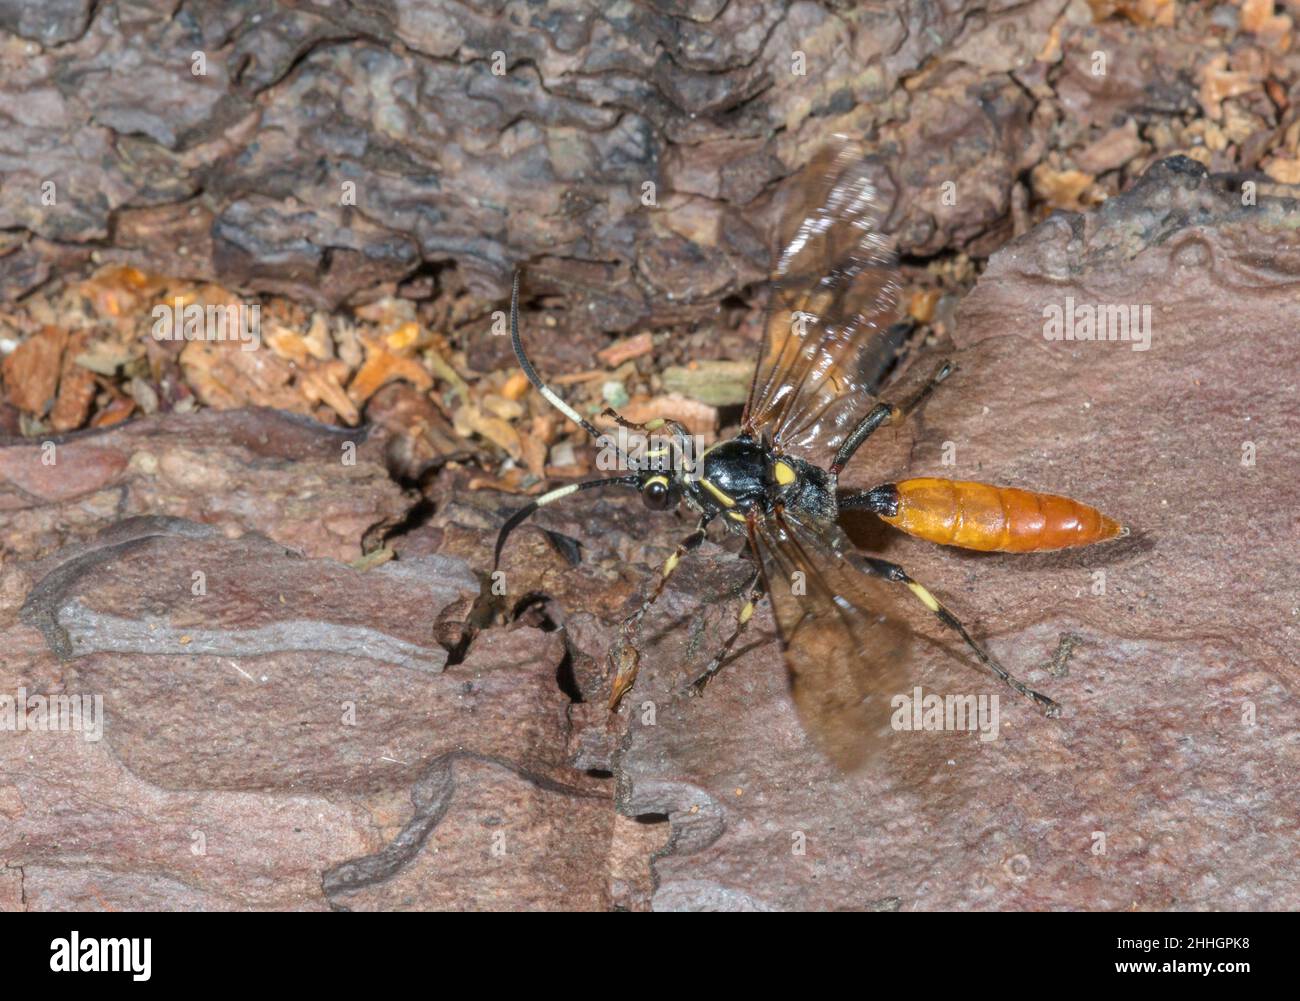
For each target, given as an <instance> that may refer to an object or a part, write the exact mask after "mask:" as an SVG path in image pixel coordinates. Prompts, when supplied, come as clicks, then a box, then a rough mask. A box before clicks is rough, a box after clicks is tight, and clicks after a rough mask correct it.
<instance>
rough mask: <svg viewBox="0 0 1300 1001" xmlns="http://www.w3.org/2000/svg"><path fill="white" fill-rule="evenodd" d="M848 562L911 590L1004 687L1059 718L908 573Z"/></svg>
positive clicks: (1049, 702) (861, 559)
mask: <svg viewBox="0 0 1300 1001" xmlns="http://www.w3.org/2000/svg"><path fill="white" fill-rule="evenodd" d="M850 559H851V560H852V561H853V563H854V565H856V566H857V567H858V568H859V569H861V570H862V571H863V572H865V573H868V574H870V575H871V576H873V577H881V578H883V579H885V580H887V581H892V582H893V583H896V584H906V585H907V588H908V590H909V591H911V592H912V594H914V595H916V598H917V600H918V601H920V602H921V604H923V605H924V606H925V607H926V608H928V609H929V610H930V611H932V612H934V614H935V615H936V616H937V617H938V619H939V621H940V622H942V623H943V624H944V625H945V626H947V627H948V628H949V629H952V630H954V631H955V632H956V633H957V634H958V635H960V636H961V638H962V639H964V640H965V641H966V645H967V646H968V647H970V648H971V649H972V650H974V651H975V656H976V657H978V658H979V659H980V662H981V663H982V664H983V665H984V666H985V667H987V668H988V669H989V670H990V671H992V672H993V673H994V674H996V675H997V676H998V677H999V678H1001V679H1002V681H1003V682H1004V683H1005V684H1006V685H1008V686H1009V687H1011V688H1013V689H1015V690H1016V691H1017V692H1019V693H1020V694H1021V695H1023V696H1025V697H1026V698H1028V699H1032V700H1033V701H1034V702H1035V703H1037V704H1038V705H1039V706H1040V707H1041V708H1042V709H1043V711H1044V712H1045V713H1046V714H1047V715H1048V716H1049V717H1051V718H1052V719H1055V718H1056V717H1057V716H1060V715H1061V705H1060V703H1059V702H1056V701H1054V700H1053V699H1049V698H1048V697H1047V696H1046V695H1043V694H1042V693H1041V692H1036V691H1034V690H1033V689H1032V688H1030V687H1029V686H1028V685H1026V684H1025V683H1024V682H1022V681H1020V680H1019V679H1018V678H1015V677H1014V676H1012V674H1011V672H1010V671H1008V670H1007V669H1006V668H1005V667H1003V666H1002V665H1001V664H999V663H998V662H997V661H996V660H994V659H993V657H992V656H991V655H990V654H989V653H988V652H987V651H985V649H984V648H983V647H981V646H980V645H979V644H978V643H976V642H975V640H974V639H972V638H971V634H970V633H968V632H967V631H966V627H965V626H963V625H962V624H961V621H960V620H959V619H958V618H957V616H955V615H953V614H952V612H950V611H948V609H947V608H945V607H944V606H943V605H942V604H940V602H939V599H938V598H936V597H935V596H934V595H933V594H931V593H930V591H929V589H928V588H926V587H924V586H923V585H921V584H918V583H917V582H916V581H914V580H913V579H912V578H911V577H909V576H908V574H907V571H906V570H904V569H903V568H902V567H900V566H899V565H898V564H897V563H890V562H889V561H887V560H880V559H876V558H875V557H872V556H851V557H850Z"/></svg>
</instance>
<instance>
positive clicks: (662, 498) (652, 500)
mask: <svg viewBox="0 0 1300 1001" xmlns="http://www.w3.org/2000/svg"><path fill="white" fill-rule="evenodd" d="M641 499H642V500H644V501H645V506H646V507H648V508H649V509H650V510H651V511H667V510H668V509H669V508H670V507H672V506H673V491H672V487H671V486H670V485H669V483H668V477H666V476H652V477H650V479H648V480H646V481H645V484H644V485H643V486H642V487H641Z"/></svg>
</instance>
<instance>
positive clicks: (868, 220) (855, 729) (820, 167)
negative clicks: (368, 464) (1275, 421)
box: [496, 137, 1122, 766]
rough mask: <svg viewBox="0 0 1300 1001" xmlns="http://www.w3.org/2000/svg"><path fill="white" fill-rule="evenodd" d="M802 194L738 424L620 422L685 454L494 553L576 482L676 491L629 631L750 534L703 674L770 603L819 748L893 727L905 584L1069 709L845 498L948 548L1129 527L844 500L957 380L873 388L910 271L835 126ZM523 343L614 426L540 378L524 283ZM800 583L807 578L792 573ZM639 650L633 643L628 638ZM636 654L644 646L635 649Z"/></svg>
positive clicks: (1095, 536)
mask: <svg viewBox="0 0 1300 1001" xmlns="http://www.w3.org/2000/svg"><path fill="white" fill-rule="evenodd" d="M804 176H805V178H807V183H805V184H804V185H803V187H802V189H801V193H802V198H800V199H798V200H797V201H796V204H795V205H794V206H793V208H792V209H791V210H789V211H788V212H787V214H786V215H785V217H784V220H783V223H782V232H781V234H780V237H781V243H780V246H781V248H782V249H781V250H780V252H779V254H778V256H777V258H776V263H775V266H774V268H773V274H772V285H773V288H772V293H771V300H770V303H769V306H768V313H767V321H766V324H765V328H764V333H763V347H762V354H761V355H760V358H759V362H758V365H757V368H756V369H755V372H754V377H753V382H752V384H751V387H750V391H749V398H748V402H747V403H746V405H745V409H744V414H743V416H742V418H741V422H740V430H739V433H738V434H737V435H736V436H735V437H734V438H732V439H730V440H728V441H723V442H721V443H719V444H716V445H714V446H713V447H712V448H710V449H708V450H707V451H706V452H704V454H703V455H702V456H701V457H700V458H698V459H692V458H690V455H691V450H690V448H689V447H688V445H689V442H688V436H687V433H686V431H685V429H684V428H682V427H681V425H679V424H677V423H675V422H672V421H653V422H650V423H648V424H644V425H635V424H631V423H629V422H627V421H625V420H623V419H622V418H621V417H619V415H618V414H617V413H615V412H614V411H612V410H608V411H606V415H607V416H609V417H612V418H613V419H614V420H615V421H617V422H618V424H620V425H621V426H622V427H624V428H628V429H634V430H637V431H642V432H654V433H657V434H660V435H663V436H664V437H665V438H666V439H667V441H668V442H669V443H670V445H674V446H675V447H674V448H673V451H674V452H675V454H676V456H677V458H678V461H675V462H672V463H669V464H668V466H667V468H665V464H664V463H663V462H661V461H656V462H649V461H643V460H641V461H639V460H636V459H633V458H632V457H626V460H627V464H626V465H625V466H624V467H623V468H626V469H627V470H628V471H627V473H626V474H625V475H619V476H613V477H609V478H603V479H598V480H592V481H587V482H583V483H577V484H570V485H568V486H564V487H561V488H559V489H556V490H552V491H551V492H549V493H546V494H543V495H542V496H540V497H538V498H537V499H536V500H535V501H533V502H532V503H531V504H529V505H527V506H526V507H524V508H522V509H521V510H519V511H517V512H515V514H514V515H512V516H511V517H510V518H509V519H508V520H507V521H506V523H505V525H504V526H503V527H502V529H501V533H500V535H499V537H498V540H497V546H496V556H497V559H498V561H499V560H500V556H501V551H502V548H503V547H504V545H505V542H506V539H507V537H508V536H509V534H510V532H511V531H512V530H513V529H514V528H515V527H516V526H518V525H519V524H520V523H521V522H522V521H523V520H524V519H526V518H527V517H529V516H530V515H531V514H533V513H534V512H535V511H537V510H538V509H539V508H542V507H544V506H546V505H548V504H551V503H554V502H555V501H558V500H560V499H561V498H564V497H567V496H569V495H570V494H573V493H576V492H577V491H580V490H588V489H591V488H594V487H604V486H626V487H632V488H635V489H637V490H639V491H640V493H641V497H642V499H643V500H644V502H645V504H646V506H647V507H649V508H651V509H652V510H656V511H666V510H669V509H671V508H673V507H675V506H676V505H678V504H679V503H681V502H685V504H686V505H687V506H688V507H689V508H690V509H691V510H692V511H694V512H695V513H696V514H698V516H699V523H698V525H697V527H696V528H695V530H694V531H693V532H692V533H691V534H690V535H689V536H687V537H686V538H685V539H684V540H682V542H681V543H680V544H679V545H678V546H677V548H676V549H675V551H674V552H673V554H672V555H671V556H669V558H668V560H667V562H666V563H665V564H664V567H663V572H662V574H661V575H660V577H659V579H658V581H657V582H656V584H655V586H654V587H653V588H652V589H651V591H650V593H649V594H648V595H646V597H645V599H644V600H643V602H642V603H641V605H640V607H639V608H638V609H637V611H636V612H635V613H634V614H633V615H631V616H630V617H629V618H628V619H627V621H626V622H625V626H624V637H625V641H626V640H628V639H629V638H631V637H634V636H635V634H636V632H637V630H638V627H639V625H640V623H641V621H642V619H643V618H644V617H645V615H646V613H647V612H648V611H649V610H650V608H651V607H652V606H653V605H654V603H655V602H656V601H657V600H658V598H659V596H660V595H661V594H662V593H663V590H664V587H665V585H666V583H667V582H668V580H669V579H670V578H671V577H672V575H673V573H674V572H675V571H676V570H677V569H678V567H679V566H680V565H681V563H682V561H683V559H684V558H686V557H687V556H688V554H689V553H690V551H691V550H693V549H695V548H696V547H698V546H699V545H700V543H701V542H702V541H703V540H704V539H705V533H706V530H707V528H708V526H710V525H711V524H715V523H716V524H721V525H723V526H725V528H726V529H727V531H728V532H731V533H733V534H735V535H739V536H743V537H744V538H745V539H746V541H747V543H748V545H747V549H748V551H749V553H750V555H751V556H752V559H753V564H754V570H753V576H752V579H751V582H750V585H749V592H748V594H749V596H748V599H747V601H746V603H745V605H744V607H743V608H742V610H741V612H740V615H739V619H738V622H737V625H736V628H735V630H734V631H733V632H732V634H731V635H730V636H729V637H728V638H727V639H726V640H725V642H723V643H722V645H721V647H720V648H719V650H718V651H717V653H716V655H715V656H714V657H713V659H712V660H711V662H710V663H709V664H708V666H707V667H706V668H705V669H704V670H703V671H702V672H701V673H700V674H699V675H698V676H697V677H696V678H695V679H694V680H693V681H692V682H691V683H690V686H689V691H691V692H695V693H698V692H700V691H702V690H703V688H704V686H705V685H706V684H708V682H709V681H710V679H712V678H713V677H714V676H715V675H716V674H717V673H718V671H719V669H720V668H721V667H722V665H723V663H724V660H725V658H726V657H727V655H728V654H729V652H730V651H731V649H732V646H733V645H734V644H735V642H736V639H737V637H738V636H739V635H740V633H741V631H742V630H743V629H744V628H745V625H746V624H747V623H748V622H749V620H750V619H751V618H752V616H753V614H754V608H755V602H757V601H758V600H760V598H762V597H763V596H766V598H767V600H768V601H769V602H770V603H771V608H772V614H773V617H774V619H775V622H776V628H777V632H778V634H779V636H780V640H781V643H782V647H783V649H784V652H785V659H786V664H787V667H788V669H789V672H790V678H791V683H792V690H793V693H794V697H795V701H796V704H797V706H798V708H799V710H800V714H801V717H802V719H803V720H804V723H805V725H806V726H807V727H808V728H809V729H810V730H811V731H813V732H814V735H815V736H816V737H817V738H818V739H819V741H820V743H821V745H822V746H823V748H824V750H826V751H827V752H828V754H829V755H830V756H831V757H832V758H833V759H834V760H836V761H837V762H839V763H840V764H842V765H846V766H851V765H854V764H856V763H858V762H861V761H862V760H864V758H865V757H866V756H867V755H868V754H869V749H870V745H871V741H872V739H873V738H875V737H879V736H881V735H883V734H884V733H885V732H886V731H887V720H888V717H889V709H888V703H889V699H890V697H891V695H892V694H893V693H896V692H901V691H909V690H910V688H911V680H912V679H911V676H910V674H909V671H908V668H909V663H908V658H907V657H906V655H905V653H904V652H903V651H904V650H905V648H906V642H905V637H904V636H903V632H904V631H905V627H903V626H902V624H901V623H900V622H899V621H897V620H895V619H893V618H890V617H888V616H886V615H884V614H882V609H887V608H888V607H889V606H890V603H891V601H892V595H893V594H895V593H903V594H910V595H911V596H912V597H914V598H915V599H916V600H919V601H920V602H921V603H922V604H923V605H924V606H925V607H926V608H927V609H929V610H930V611H931V612H933V613H934V614H935V615H936V616H937V617H938V619H939V621H940V622H942V623H943V625H944V626H946V627H947V628H949V629H952V630H954V631H955V632H956V633H958V634H959V635H960V636H961V638H962V639H963V640H964V641H965V643H966V644H967V645H968V646H969V647H970V649H971V650H972V651H973V652H974V654H975V656H976V657H977V658H978V659H979V661H980V662H981V663H982V664H983V665H984V666H985V667H986V668H987V669H989V670H990V671H992V672H993V673H994V674H996V675H997V677H999V678H1000V679H1001V680H1002V681H1004V682H1005V683H1006V684H1007V685H1009V686H1011V687H1012V688H1013V689H1015V690H1016V691H1017V692H1019V693H1020V694H1021V695H1024V696H1026V697H1028V698H1030V699H1032V700H1033V701H1034V702H1035V703H1036V704H1038V705H1039V706H1040V707H1041V708H1043V709H1044V710H1045V711H1046V712H1047V713H1048V715H1051V716H1055V715H1057V714H1058V713H1059V710H1060V707H1059V706H1058V705H1057V704H1056V703H1055V702H1053V701H1052V700H1051V699H1049V698H1047V697H1046V696H1044V695H1041V694H1039V693H1038V692H1035V691H1033V690H1031V689H1029V688H1027V687H1026V686H1025V685H1024V684H1022V683H1021V682H1020V681H1018V680H1017V679H1015V678H1014V677H1012V676H1011V675H1010V674H1009V673H1008V672H1007V671H1006V670H1005V669H1004V668H1003V667H1002V666H1001V665H1000V664H999V663H998V662H997V661H996V660H994V659H993V658H992V657H991V656H990V655H989V654H988V652H987V651H986V650H985V649H984V648H983V647H982V646H981V645H980V644H979V643H977V642H976V641H975V640H974V639H973V638H972V637H971V635H970V633H969V632H968V631H967V630H966V628H965V627H964V626H963V625H962V623H961V622H960V621H958V619H957V618H956V616H954V615H953V614H952V613H951V612H950V611H949V610H948V609H947V608H946V607H945V606H944V605H942V604H941V603H940V602H939V601H938V599H936V598H935V597H934V595H933V594H932V593H931V592H930V591H929V590H928V589H927V588H925V587H924V586H922V585H921V584H920V583H918V582H917V581H915V580H913V579H912V578H911V577H910V576H909V575H908V574H907V573H906V571H904V570H903V568H902V567H900V566H898V565H896V564H894V563H890V562H887V561H885V560H882V559H878V558H875V557H871V556H866V555H863V554H860V553H857V552H855V551H854V550H853V547H852V545H851V543H850V542H849V540H848V538H847V537H846V536H845V534H844V532H843V531H842V530H841V528H840V527H839V526H838V524H837V519H838V516H839V512H840V511H843V510H846V509H858V510H866V511H871V512H874V513H875V514H877V515H878V516H880V517H881V518H882V519H883V520H885V521H887V522H889V523H891V524H894V525H896V526H897V527H899V528H901V529H902V530H903V531H906V532H909V533H910V534H913V535H916V536H918V537H921V538H926V539H930V540H932V541H935V542H939V543H942V544H947V545H957V546H963V547H965V548H972V549H982V550H1002V551H1009V552H1026V551H1031V550H1043V549H1054V548H1062V547H1065V546H1073V545H1083V544H1087V543H1091V542H1096V541H1101V540H1102V539H1106V538H1111V537H1114V536H1115V535H1118V534H1121V533H1122V529H1121V528H1120V526H1119V525H1118V524H1117V523H1116V522H1114V521H1112V520H1111V519H1109V518H1106V517H1105V516H1104V515H1101V514H1100V513H1099V512H1097V511H1095V510H1094V509H1092V508H1090V507H1088V506H1086V505H1083V504H1080V503H1079V502H1077V501H1072V500H1069V499H1068V498H1064V497H1056V496H1053V495H1050V494H1041V493H1031V492H1029V491H1024V490H1017V489H1014V488H1008V487H994V486H988V485H985V484H978V483H967V482H961V481H953V480H939V479H930V478H923V479H914V480H904V481H901V482H899V483H886V484H883V485H881V486H878V487H875V488H873V489H870V490H862V491H854V492H848V493H843V494H841V493H840V492H839V491H838V487H837V478H838V476H839V474H840V472H841V471H842V470H843V469H844V467H845V465H846V464H847V463H848V462H849V460H850V459H852V458H853V456H854V454H855V453H856V452H857V450H858V448H859V447H860V446H861V445H862V444H863V442H865V441H866V440H867V438H868V437H869V436H870V435H871V433H872V432H873V431H875V430H876V429H877V428H879V427H881V426H882V425H884V424H888V423H893V422H898V421H900V420H902V419H903V418H904V417H905V416H906V415H907V414H909V413H911V412H912V411H913V410H914V409H915V408H916V406H917V405H918V404H919V403H921V401H922V400H924V399H925V398H926V397H927V396H928V395H929V394H930V393H931V392H932V391H933V390H934V389H935V387H936V386H938V385H939V383H940V382H942V381H943V380H944V379H945V378H947V376H948V375H949V374H950V373H951V372H952V371H953V366H952V365H951V364H950V363H947V362H945V363H944V364H942V365H940V366H939V367H938V368H937V370H936V371H935V373H934V375H933V376H932V377H931V378H930V379H929V381H928V382H926V383H925V384H924V385H923V386H922V387H921V388H920V389H919V390H917V391H916V392H915V393H913V394H912V395H911V397H910V398H909V399H906V400H905V401H903V402H901V403H900V404H898V405H895V404H892V403H889V402H881V401H880V400H878V399H877V397H876V395H875V394H876V392H877V389H878V386H879V384H880V382H881V380H882V379H883V378H884V377H886V376H887V375H888V374H889V372H890V370H891V368H892V367H893V366H894V365H895V363H896V361H897V348H898V342H897V338H896V337H895V336H893V335H892V334H891V330H892V329H893V328H894V326H895V325H894V324H893V322H892V321H893V319H894V312H895V309H896V304H897V298H898V291H899V287H900V285H899V280H898V277H897V269H896V264H895V255H894V253H893V250H892V247H891V245H890V243H889V242H888V241H887V239H886V238H885V236H884V234H883V232H882V223H883V221H884V218H883V217H884V212H883V210H882V208H881V205H880V202H879V200H878V198H877V193H876V189H875V186H874V185H873V183H872V180H871V177H870V172H869V170H868V168H867V165H866V161H865V160H864V157H863V154H862V150H861V148H860V147H859V146H858V144H856V143H854V142H850V141H847V140H844V139H842V138H838V137H837V141H836V142H835V143H834V144H832V145H830V146H828V147H827V148H826V149H824V150H823V151H822V152H821V153H820V154H819V155H818V156H817V157H816V158H815V159H814V161H813V162H812V163H811V164H810V165H809V167H808V168H807V171H806V173H805V175H804ZM510 305H511V308H510V315H511V337H512V339H513V343H514V350H515V355H516V357H517V358H518V360H519V364H520V366H521V367H522V368H523V371H524V372H525V374H526V375H527V376H528V379H529V380H530V381H531V382H532V384H533V386H535V387H536V388H537V390H538V391H539V392H540V393H541V394H542V396H543V397H545V398H546V400H547V401H549V402H550V403H551V404H552V405H553V406H555V407H556V408H557V409H559V410H560V411H561V412H562V413H563V414H564V415H565V416H566V417H568V418H569V419H570V420H572V421H574V422H575V423H577V424H578V425H580V426H581V427H582V428H584V429H585V430H586V431H587V432H588V433H589V434H590V435H591V436H592V437H593V438H596V439H598V440H599V439H602V438H604V437H605V436H604V435H603V433H602V432H601V431H599V430H598V429H597V428H596V427H595V426H594V425H592V424H591V423H590V422H589V421H588V420H586V419H585V418H584V417H582V416H581V415H580V414H578V413H577V411H575V410H574V409H573V408H572V407H571V406H569V404H567V403H566V402H565V401H564V400H563V399H561V398H560V397H559V396H558V395H557V394H556V393H555V392H554V391H553V390H552V389H551V388H550V387H549V386H547V385H546V383H545V382H543V381H542V379H541V378H540V377H539V376H538V374H537V372H536V370H535V369H534V368H533V366H532V364H531V363H530V362H529V360H528V358H527V356H526V355H525V353H524V350H523V345H522V343H521V341H520V337H519V326H518V315H519V278H518V275H516V277H515V282H514V288H513V292H512V296H511V304H510ZM795 581H798V585H799V586H797V587H796V586H794V584H793V583H792V582H795ZM633 649H634V648H633ZM630 664H631V665H635V657H633V658H632V659H631V661H630ZM634 678H635V667H634V666H631V667H629V666H628V663H625V664H624V665H623V666H622V667H620V668H619V671H618V675H617V677H616V678H615V680H614V683H613V693H612V697H611V700H610V704H611V707H615V706H616V705H617V703H618V701H619V699H620V698H621V696H622V695H623V694H624V692H625V691H626V690H627V689H628V688H629V687H630V686H631V684H632V683H633V681H634Z"/></svg>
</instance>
